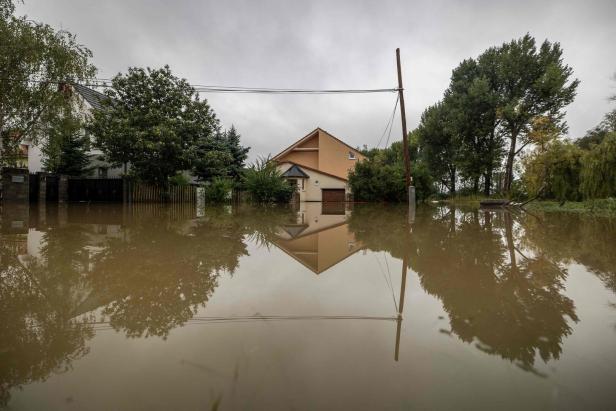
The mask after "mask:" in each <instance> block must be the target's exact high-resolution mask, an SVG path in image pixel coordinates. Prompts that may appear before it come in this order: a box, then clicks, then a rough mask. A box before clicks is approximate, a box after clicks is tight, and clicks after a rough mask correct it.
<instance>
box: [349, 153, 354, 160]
mask: <svg viewBox="0 0 616 411" xmlns="http://www.w3.org/2000/svg"><path fill="white" fill-rule="evenodd" d="M349 160H355V153H354V152H352V151H349Z"/></svg>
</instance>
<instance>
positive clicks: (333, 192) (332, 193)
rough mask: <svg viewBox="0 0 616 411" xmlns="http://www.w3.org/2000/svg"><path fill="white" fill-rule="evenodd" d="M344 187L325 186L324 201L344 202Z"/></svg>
mask: <svg viewBox="0 0 616 411" xmlns="http://www.w3.org/2000/svg"><path fill="white" fill-rule="evenodd" d="M344 197H345V196H344V188H324V189H323V197H322V198H323V202H326V203H334V202H342V201H344V200H345V198H344Z"/></svg>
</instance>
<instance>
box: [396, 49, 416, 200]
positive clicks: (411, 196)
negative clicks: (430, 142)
mask: <svg viewBox="0 0 616 411" xmlns="http://www.w3.org/2000/svg"><path fill="white" fill-rule="evenodd" d="M396 65H397V67H398V96H399V97H400V117H401V119H402V145H403V147H404V171H405V177H406V188H407V190H408V200H409V203H410V204H415V187H414V186H413V185H412V184H413V181H412V179H411V158H410V156H409V137H408V131H407V129H406V111H405V108H404V87H403V86H402V66H401V64H400V49H399V48H397V49H396Z"/></svg>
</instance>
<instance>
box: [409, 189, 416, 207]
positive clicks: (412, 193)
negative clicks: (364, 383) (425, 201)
mask: <svg viewBox="0 0 616 411" xmlns="http://www.w3.org/2000/svg"><path fill="white" fill-rule="evenodd" d="M416 203H417V202H416V200H415V186H409V204H413V205H415V204H416Z"/></svg>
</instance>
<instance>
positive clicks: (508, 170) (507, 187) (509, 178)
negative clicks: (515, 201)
mask: <svg viewBox="0 0 616 411" xmlns="http://www.w3.org/2000/svg"><path fill="white" fill-rule="evenodd" d="M517 140H518V135H517V132H514V131H512V132H511V144H509V154H507V164H506V165H505V183H504V184H503V186H504V187H503V190H504V191H505V192H506V193H507V194H509V193H511V183H513V160H514V158H515V145H516V143H517Z"/></svg>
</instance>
